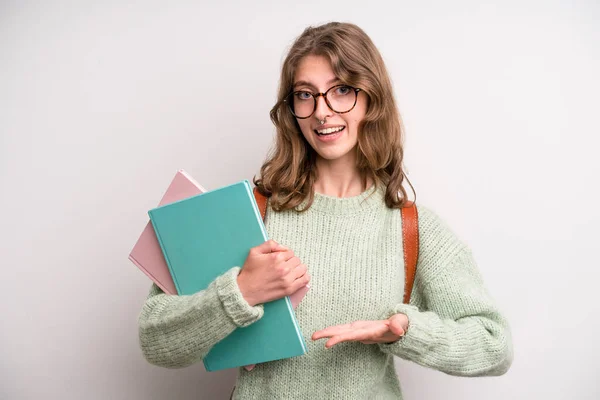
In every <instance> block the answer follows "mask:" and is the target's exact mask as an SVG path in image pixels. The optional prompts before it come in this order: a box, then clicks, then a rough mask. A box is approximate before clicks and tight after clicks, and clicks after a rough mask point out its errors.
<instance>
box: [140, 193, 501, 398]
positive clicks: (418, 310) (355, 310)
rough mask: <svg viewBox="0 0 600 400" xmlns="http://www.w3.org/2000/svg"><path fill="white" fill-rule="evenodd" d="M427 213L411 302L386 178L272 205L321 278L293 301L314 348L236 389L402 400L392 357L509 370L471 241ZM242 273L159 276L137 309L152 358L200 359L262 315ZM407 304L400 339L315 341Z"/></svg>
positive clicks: (286, 238) (275, 235)
mask: <svg viewBox="0 0 600 400" xmlns="http://www.w3.org/2000/svg"><path fill="white" fill-rule="evenodd" d="M305 204H306V202H305V203H303V204H301V205H300V206H298V207H297V208H298V209H302V208H303V207H304V205H305ZM418 211H419V235H420V247H419V261H418V265H417V275H416V278H415V286H414V288H413V293H412V297H411V303H410V304H402V296H403V292H404V257H403V249H402V219H401V216H400V212H399V210H397V209H394V210H391V209H389V208H387V207H386V206H385V203H384V188H379V189H376V190H372V189H369V190H366V191H365V192H363V193H361V194H360V195H358V196H354V197H349V198H336V197H331V196H326V195H322V194H319V193H316V194H315V199H314V203H313V204H312V206H311V208H310V209H309V210H308V211H306V212H297V211H296V210H287V211H283V212H275V211H274V210H272V209H269V210H268V212H267V218H266V221H265V225H266V228H267V232H268V234H269V237H270V238H272V239H274V240H275V241H277V242H278V243H280V244H283V245H285V246H287V247H289V248H291V249H292V250H293V251H294V253H295V255H296V256H298V257H299V258H300V260H302V262H303V263H304V264H306V265H307V266H308V269H309V271H310V274H311V277H312V280H311V289H310V290H309V292H308V294H307V295H306V297H305V298H304V299H303V300H302V302H301V303H300V305H299V306H298V308H297V309H296V316H297V318H298V322H299V324H300V328H301V330H302V333H303V335H304V337H305V340H306V342H307V345H308V353H307V354H305V355H303V356H299V357H293V358H289V359H284V360H278V361H273V362H268V363H262V364H258V365H257V366H256V368H254V369H253V370H252V371H246V370H244V369H240V370H239V375H238V379H237V383H236V392H235V394H234V399H243V400H245V399H260V400H263V399H311V400H313V399H344V400H349V399H367V398H368V399H401V398H402V395H401V390H400V385H399V380H398V377H397V374H396V370H395V367H394V363H393V356H398V357H401V358H403V359H406V360H410V361H413V362H416V363H418V364H420V365H423V366H425V367H428V368H434V369H436V370H439V371H442V372H445V373H447V374H451V375H458V376H482V375H500V374H503V373H504V372H506V371H507V370H508V368H509V366H510V364H511V362H512V344H511V341H510V333H509V328H508V324H507V322H506V320H505V319H504V318H503V317H502V315H501V314H500V312H499V311H498V309H497V307H496V306H495V304H494V301H493V299H492V298H491V296H490V295H489V294H488V292H487V291H486V289H485V287H484V284H483V281H482V278H481V276H480V274H479V272H478V270H477V266H476V264H475V261H474V259H473V256H472V254H471V252H470V250H469V248H468V247H467V246H466V245H465V244H464V243H463V242H461V241H460V240H459V238H458V237H457V236H456V235H455V234H454V233H453V232H452V231H451V230H450V229H449V227H448V226H447V225H446V224H445V223H444V222H443V221H442V220H441V219H440V218H439V217H438V216H437V215H436V214H435V213H434V212H433V211H431V210H430V209H428V208H426V207H423V206H418ZM238 273H239V268H237V267H235V268H232V269H231V270H230V271H228V272H227V273H226V274H224V275H222V276H221V277H219V278H217V279H216V280H215V282H213V283H212V284H211V285H210V286H209V287H208V288H207V289H206V290H204V291H202V292H199V293H197V294H194V295H190V296H169V295H166V294H164V293H162V292H161V291H160V289H158V287H156V286H155V285H153V286H152V289H151V291H150V294H149V296H148V299H147V300H146V302H145V304H144V307H143V309H142V312H141V314H140V317H139V326H140V330H139V333H140V344H141V348H142V351H143V354H144V356H145V357H146V359H147V360H148V361H149V362H151V363H153V364H155V365H159V366H164V367H169V368H176V367H184V366H187V365H190V364H193V363H194V362H197V361H200V360H201V359H202V357H203V356H204V355H205V354H206V353H207V352H208V351H209V349H210V348H211V347H212V346H213V345H214V344H215V343H217V342H218V341H220V340H222V339H223V338H224V337H225V336H227V335H228V334H229V333H231V332H232V331H233V330H234V329H235V328H236V327H238V326H245V325H248V324H251V323H253V322H255V321H257V320H258V319H259V318H260V317H261V316H262V312H263V310H262V307H260V306H256V307H250V306H249V305H248V303H246V302H245V301H244V299H243V297H242V296H241V293H240V291H239V287H238V286H237V281H236V279H235V277H236V276H237V274H238ZM399 312H401V313H404V314H406V315H407V316H408V319H409V328H408V331H407V333H406V335H405V336H404V337H403V338H401V339H400V340H398V341H396V342H394V343H390V344H371V345H366V344H362V343H359V342H349V343H340V344H338V345H336V346H334V347H332V348H331V349H325V347H324V344H325V339H323V340H319V341H316V342H313V341H312V340H311V339H310V337H311V335H312V333H313V332H315V331H317V330H320V329H323V328H326V327H329V326H332V325H338V324H346V323H349V322H353V321H357V320H377V319H385V318H388V317H389V316H391V315H393V314H394V313H399Z"/></svg>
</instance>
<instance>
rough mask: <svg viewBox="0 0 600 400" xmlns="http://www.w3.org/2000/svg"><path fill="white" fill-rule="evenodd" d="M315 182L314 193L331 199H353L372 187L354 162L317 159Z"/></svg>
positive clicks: (370, 182)
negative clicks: (331, 197)
mask: <svg viewBox="0 0 600 400" xmlns="http://www.w3.org/2000/svg"><path fill="white" fill-rule="evenodd" d="M316 167H317V171H318V173H317V180H316V182H315V186H314V188H315V192H317V193H320V194H324V195H327V196H333V197H340V198H343V197H353V196H357V195H359V194H361V193H362V192H364V191H365V190H367V189H368V188H369V187H371V185H372V181H371V180H370V179H366V180H365V179H364V178H363V176H361V174H360V172H359V170H358V168H356V162H355V160H350V159H348V158H346V159H344V160H341V159H338V160H325V159H323V158H319V159H317V162H316Z"/></svg>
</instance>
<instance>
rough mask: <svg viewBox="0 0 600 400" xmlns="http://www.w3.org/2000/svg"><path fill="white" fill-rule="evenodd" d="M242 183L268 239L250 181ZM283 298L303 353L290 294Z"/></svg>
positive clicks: (263, 232)
mask: <svg viewBox="0 0 600 400" xmlns="http://www.w3.org/2000/svg"><path fill="white" fill-rule="evenodd" d="M244 183H245V186H246V192H247V194H248V197H249V198H250V202H251V203H252V208H253V209H254V216H255V218H256V219H257V221H258V223H259V226H260V229H261V231H262V234H263V237H264V239H265V241H267V240H269V235H268V234H267V229H266V228H265V224H264V223H263V219H262V217H261V215H260V210H259V209H258V205H257V204H256V199H255V198H254V194H253V193H252V189H251V188H250V183H249V182H248V181H247V180H246V181H245V182H244ZM267 207H268V205H267ZM284 299H285V304H286V306H287V309H288V313H289V314H290V317H291V318H292V323H293V324H294V328H295V329H296V335H297V336H298V339H300V343H301V344H302V350H304V353H306V352H307V350H306V342H305V341H304V336H302V332H301V331H300V326H299V325H298V320H297V319H296V312H295V311H294V307H293V306H292V301H291V300H290V296H285V297H284Z"/></svg>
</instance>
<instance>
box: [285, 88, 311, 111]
mask: <svg viewBox="0 0 600 400" xmlns="http://www.w3.org/2000/svg"><path fill="white" fill-rule="evenodd" d="M289 102H290V108H291V109H292V112H293V113H294V115H295V116H296V117H298V118H308V117H310V116H311V114H312V113H313V112H314V111H315V99H314V97H313V95H312V93H310V92H302V91H299V92H294V93H292V94H291V95H290V97H289Z"/></svg>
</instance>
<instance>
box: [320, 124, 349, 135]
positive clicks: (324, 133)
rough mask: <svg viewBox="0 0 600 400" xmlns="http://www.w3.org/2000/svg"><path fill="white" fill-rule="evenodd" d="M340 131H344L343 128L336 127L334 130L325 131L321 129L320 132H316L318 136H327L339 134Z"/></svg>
mask: <svg viewBox="0 0 600 400" xmlns="http://www.w3.org/2000/svg"><path fill="white" fill-rule="evenodd" d="M342 129H344V127H343V126H338V127H336V128H327V129H321V130H318V131H317V133H318V134H320V135H327V134H329V133H335V132H339V131H341V130H342Z"/></svg>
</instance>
